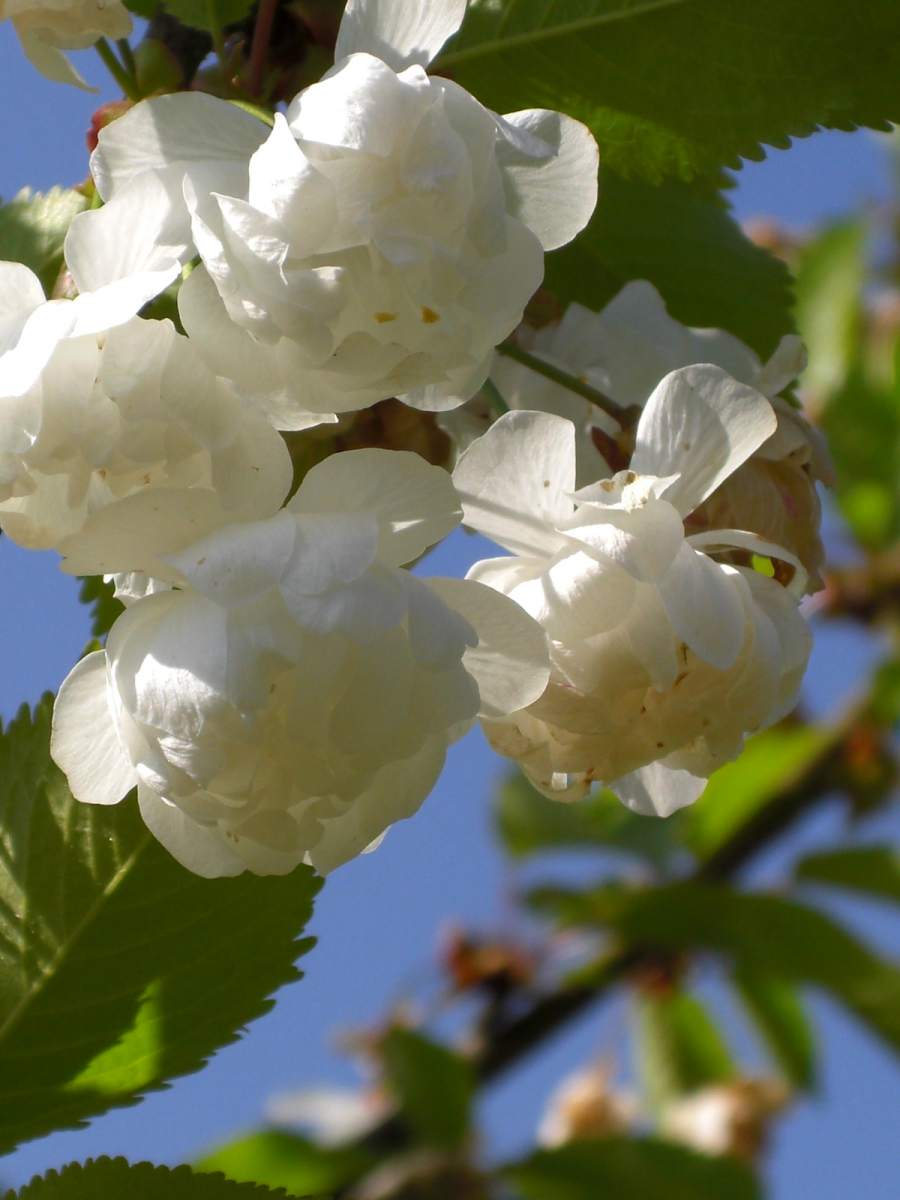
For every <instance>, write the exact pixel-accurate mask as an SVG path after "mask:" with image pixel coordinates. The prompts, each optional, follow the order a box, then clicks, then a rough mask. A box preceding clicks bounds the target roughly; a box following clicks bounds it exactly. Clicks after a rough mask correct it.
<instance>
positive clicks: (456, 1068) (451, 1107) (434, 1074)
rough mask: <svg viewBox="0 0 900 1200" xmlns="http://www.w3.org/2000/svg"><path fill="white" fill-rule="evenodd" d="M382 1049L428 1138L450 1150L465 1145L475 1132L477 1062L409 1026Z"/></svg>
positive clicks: (397, 1090)
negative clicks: (472, 1114) (472, 1127)
mask: <svg viewBox="0 0 900 1200" xmlns="http://www.w3.org/2000/svg"><path fill="white" fill-rule="evenodd" d="M382 1053H383V1056H384V1067H385V1074H386V1076H387V1080H388V1083H389V1084H390V1086H391V1088H392V1089H393V1091H394V1094H395V1096H396V1097H397V1100H398V1101H399V1103H400V1105H401V1107H402V1109H403V1112H404V1114H405V1116H406V1119H407V1120H408V1121H409V1123H410V1125H411V1126H412V1127H413V1129H414V1130H415V1131H416V1133H417V1134H418V1136H419V1137H420V1138H421V1139H422V1141H423V1142H427V1143H428V1144H429V1145H432V1146H437V1147H440V1148H441V1149H447V1150H453V1149H456V1148H457V1147H458V1146H460V1145H461V1144H462V1142H463V1141H464V1140H465V1138H466V1135H467V1134H468V1132H469V1118H470V1112H471V1105H472V1095H473V1092H474V1086H475V1081H474V1074H473V1071H472V1067H471V1065H470V1064H469V1063H468V1062H466V1060H465V1059H463V1058H461V1057H460V1056H459V1055H458V1054H454V1053H453V1051H452V1050H448V1049H447V1047H446V1046H441V1045H439V1044H438V1043H437V1042H432V1041H430V1040H429V1039H428V1038H425V1037H423V1036H422V1035H421V1034H420V1033H414V1032H413V1031H412V1030H409V1029H392V1030H391V1032H390V1033H389V1034H388V1036H387V1037H386V1038H385V1040H384V1043H383V1046H382Z"/></svg>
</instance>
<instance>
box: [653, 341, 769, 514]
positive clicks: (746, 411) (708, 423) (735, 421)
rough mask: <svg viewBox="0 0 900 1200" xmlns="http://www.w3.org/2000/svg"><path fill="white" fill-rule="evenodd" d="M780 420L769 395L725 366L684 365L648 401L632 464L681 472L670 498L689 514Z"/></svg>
mask: <svg viewBox="0 0 900 1200" xmlns="http://www.w3.org/2000/svg"><path fill="white" fill-rule="evenodd" d="M777 423H778V422H777V418H776V416H775V411H774V409H773V408H772V405H771V404H770V403H769V401H768V400H767V399H766V397H765V396H763V395H762V393H760V392H758V391H757V390H756V389H755V388H751V387H748V386H747V385H746V384H742V383H739V382H738V381H737V380H736V379H733V378H732V377H731V376H730V375H728V374H727V373H726V372H725V371H723V370H722V369H721V367H715V366H713V365H711V364H701V365H697V366H692V367H683V368H681V369H679V370H677V371H672V372H671V373H670V374H669V375H667V376H666V377H665V379H663V380H662V381H661V382H660V383H659V384H658V386H657V387H656V389H655V390H654V392H653V395H652V396H651V397H650V399H649V400H648V401H647V405H646V407H645V409H644V411H643V412H642V413H641V417H640V420H639V422H638V427H637V435H636V445H635V451H634V454H633V456H632V459H631V469H632V470H633V471H635V472H637V473H638V474H641V475H678V476H680V478H679V481H678V483H676V484H675V485H674V486H673V487H672V488H670V489H669V490H668V491H667V493H666V497H665V498H666V499H667V500H668V501H669V502H670V503H671V504H674V506H675V507H676V508H677V509H678V511H679V512H680V513H681V514H682V515H687V514H688V513H690V512H692V511H693V509H695V508H696V507H697V506H698V505H699V504H701V503H702V502H703V501H704V500H705V499H706V498H707V496H709V495H710V493H711V492H713V491H715V489H716V488H717V487H718V486H719V485H720V484H721V483H722V482H724V480H726V479H727V478H728V476H729V475H731V474H733V473H734V472H735V471H736V470H737V468H738V467H739V466H740V465H741V464H742V463H743V462H745V461H746V460H747V459H748V458H749V457H750V455H751V454H752V453H753V452H754V450H757V449H759V447H760V446H761V445H762V444H763V443H764V442H765V441H766V440H767V439H768V438H769V437H771V436H772V434H773V433H774V432H775V429H776V427H777Z"/></svg>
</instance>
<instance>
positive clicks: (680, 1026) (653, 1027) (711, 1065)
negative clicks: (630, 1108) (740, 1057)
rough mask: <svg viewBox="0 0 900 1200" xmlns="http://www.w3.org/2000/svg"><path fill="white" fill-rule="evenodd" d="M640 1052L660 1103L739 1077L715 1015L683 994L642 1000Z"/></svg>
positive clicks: (646, 1083)
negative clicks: (735, 1074)
mask: <svg viewBox="0 0 900 1200" xmlns="http://www.w3.org/2000/svg"><path fill="white" fill-rule="evenodd" d="M636 1003H637V1051H638V1059H639V1062H640V1066H641V1075H642V1078H643V1080H644V1086H645V1090H646V1091H647V1093H648V1095H649V1096H650V1098H651V1101H652V1103H653V1104H654V1105H656V1106H660V1105H662V1104H664V1103H665V1102H666V1100H668V1099H670V1098H671V1097H673V1096H677V1095H680V1094H681V1093H683V1092H689V1091H693V1090H694V1089H695V1088H700V1087H703V1086H704V1085H705V1084H708V1083H718V1082H720V1081H721V1080H724V1079H730V1078H732V1077H733V1075H734V1067H733V1065H732V1061H731V1055H730V1054H729V1052H728V1048H727V1047H726V1045H725V1042H724V1041H723V1040H722V1035H721V1034H720V1032H719V1030H718V1028H717V1027H716V1024H715V1022H714V1021H713V1019H712V1017H711V1016H710V1015H709V1012H708V1011H707V1009H706V1008H705V1007H704V1005H703V1004H701V1002H700V1001H699V1000H698V999H697V997H696V996H691V995H690V994H688V993H687V992H683V991H678V990H675V991H670V992H663V993H661V994H653V993H649V992H648V993H644V994H642V995H640V996H639V997H638V999H637V1002H636Z"/></svg>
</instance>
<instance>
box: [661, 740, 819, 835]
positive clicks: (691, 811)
mask: <svg viewBox="0 0 900 1200" xmlns="http://www.w3.org/2000/svg"><path fill="white" fill-rule="evenodd" d="M835 736H836V735H835V732H834V731H833V730H831V729H829V728H826V727H822V726H814V725H789V726H781V727H780V728H777V729H770V730H767V731H766V732H765V733H761V734H759V735H758V736H757V737H755V738H751V739H750V741H749V742H747V744H746V746H745V747H744V749H743V751H742V753H741V756H740V758H738V759H736V760H735V762H732V763H728V764H726V766H724V767H721V768H720V769H719V770H718V771H716V773H715V774H714V775H713V776H712V778H711V779H710V781H709V783H708V784H707V787H706V790H705V791H704V793H703V795H702V796H701V797H700V799H699V800H698V801H697V802H696V804H693V805H691V807H690V808H688V809H685V811H684V812H683V813H682V814H681V825H682V834H683V837H684V840H685V842H686V843H687V845H688V847H689V848H690V849H691V850H692V851H693V852H694V854H696V855H697V857H698V858H700V859H705V858H708V857H709V856H710V855H711V854H712V853H714V852H715V851H716V850H718V849H719V847H720V846H722V845H723V843H725V842H727V841H728V840H729V838H730V837H731V836H732V835H733V834H734V833H736V832H737V830H738V829H740V827H741V826H742V825H744V824H745V822H747V821H748V820H750V819H751V818H752V817H753V816H754V814H755V813H757V812H759V811H760V810H761V809H762V808H764V807H765V806H766V805H767V804H768V803H769V801H770V800H772V799H773V798H774V797H775V796H777V795H778V794H779V793H780V792H782V791H784V790H785V789H786V788H789V787H790V786H791V784H792V783H794V782H795V780H797V779H798V778H799V777H800V776H802V775H803V774H804V773H805V772H806V771H807V770H808V769H809V767H810V766H811V765H812V763H813V762H815V760H816V759H817V758H819V756H820V755H821V754H822V753H823V752H824V751H825V750H826V749H827V748H828V747H829V746H830V745H831V743H832V742H833V741H834V738H835Z"/></svg>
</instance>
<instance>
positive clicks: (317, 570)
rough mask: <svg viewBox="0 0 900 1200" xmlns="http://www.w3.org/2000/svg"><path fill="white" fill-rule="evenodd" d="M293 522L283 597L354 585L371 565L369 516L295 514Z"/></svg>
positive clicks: (374, 536)
mask: <svg viewBox="0 0 900 1200" xmlns="http://www.w3.org/2000/svg"><path fill="white" fill-rule="evenodd" d="M294 522H295V525H296V530H297V532H296V541H295V544H294V551H293V553H292V555H291V557H290V560H289V561H288V562H286V563H285V564H284V573H283V575H282V579H281V587H282V590H283V591H284V592H285V595H295V594H297V593H300V594H302V595H305V596H318V595H321V594H322V593H323V592H327V591H330V590H331V589H332V588H336V587H341V585H343V584H345V583H353V582H355V581H356V580H357V579H359V578H360V576H361V575H364V574H365V572H366V571H368V569H369V567H371V566H372V564H373V563H374V562H375V555H376V548H377V545H378V529H377V526H376V523H375V521H374V519H373V517H372V514H371V513H366V512H350V513H298V514H296V515H295V516H294Z"/></svg>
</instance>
